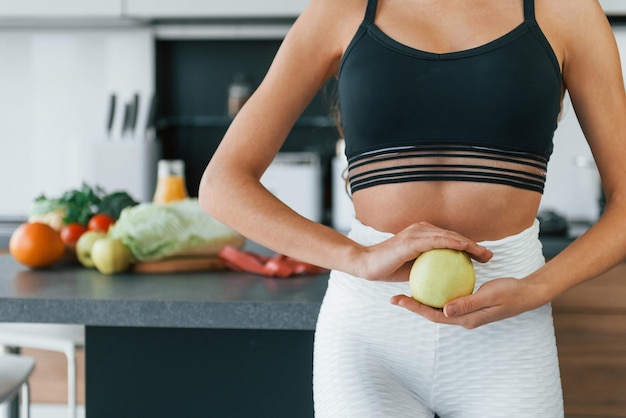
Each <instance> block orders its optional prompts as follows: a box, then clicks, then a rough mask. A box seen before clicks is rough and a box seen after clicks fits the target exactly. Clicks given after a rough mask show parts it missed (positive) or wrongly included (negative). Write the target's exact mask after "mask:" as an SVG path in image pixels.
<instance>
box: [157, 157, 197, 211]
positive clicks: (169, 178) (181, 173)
mask: <svg viewBox="0 0 626 418" xmlns="http://www.w3.org/2000/svg"><path fill="white" fill-rule="evenodd" d="M187 197H189V194H188V193H187V186H186V185H185V162H184V161H183V160H159V163H158V175H157V184H156V189H155V191H154V198H153V199H152V201H153V202H154V203H169V202H174V201H177V200H183V199H186V198H187Z"/></svg>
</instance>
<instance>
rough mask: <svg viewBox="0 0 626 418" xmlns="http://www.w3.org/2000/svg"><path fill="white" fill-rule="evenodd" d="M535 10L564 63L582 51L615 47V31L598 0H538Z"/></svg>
mask: <svg viewBox="0 0 626 418" xmlns="http://www.w3.org/2000/svg"><path fill="white" fill-rule="evenodd" d="M535 14H536V18H537V22H538V23H539V26H540V27H541V28H542V30H543V31H544V33H545V34H546V36H547V37H548V39H549V41H550V43H551V44H552V46H553V48H554V50H555V52H556V54H557V56H559V59H560V61H562V62H563V65H566V64H567V62H568V61H571V60H572V58H573V57H575V56H577V55H579V54H580V53H581V52H590V51H591V50H594V49H595V48H597V47H600V48H602V47H604V46H607V47H609V48H612V47H613V32H612V29H611V26H610V24H609V22H608V19H607V18H606V15H605V13H604V11H603V10H602V7H601V6H600V3H599V2H598V0H535ZM594 45H595V46H594Z"/></svg>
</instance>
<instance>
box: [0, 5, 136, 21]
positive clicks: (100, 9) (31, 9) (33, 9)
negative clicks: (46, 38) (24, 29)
mask: <svg viewBox="0 0 626 418" xmlns="http://www.w3.org/2000/svg"><path fill="white" fill-rule="evenodd" d="M123 2H124V0H54V1H51V0H19V1H15V0H0V18H18V19H21V18H103V17H104V18H119V17H121V15H122V9H123V8H122V5H123Z"/></svg>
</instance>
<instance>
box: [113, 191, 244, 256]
mask: <svg viewBox="0 0 626 418" xmlns="http://www.w3.org/2000/svg"><path fill="white" fill-rule="evenodd" d="M109 235H110V236H112V237H113V238H119V239H121V240H122V242H123V243H124V244H126V245H127V246H128V247H129V248H130V250H131V252H132V253H133V256H134V257H135V259H137V260H139V261H152V260H159V259H163V258H166V257H172V256H177V255H181V254H185V253H186V252H189V253H193V250H194V249H202V248H203V247H204V248H211V249H212V251H213V252H214V253H215V248H216V247H219V243H228V242H229V241H233V240H234V241H237V242H239V243H242V241H243V240H242V237H241V235H239V234H238V233H236V232H235V231H234V230H232V229H231V228H229V227H228V226H226V225H224V224H222V223H221V222H219V221H217V220H216V219H213V218H212V217H210V216H209V215H207V214H206V213H205V212H204V211H202V209H200V206H199V204H198V200H197V199H195V198H190V199H185V200H181V201H177V202H172V203H168V204H155V203H141V204H139V205H137V206H133V207H128V208H126V209H124V210H123V211H122V212H121V214H120V218H119V219H118V220H117V222H115V224H114V225H113V226H112V227H111V229H109ZM199 254H200V253H198V254H196V255H199Z"/></svg>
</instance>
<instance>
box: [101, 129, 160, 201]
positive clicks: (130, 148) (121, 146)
mask: <svg viewBox="0 0 626 418" xmlns="http://www.w3.org/2000/svg"><path fill="white" fill-rule="evenodd" d="M160 158H161V143H160V142H157V141H127V142H125V141H101V142H97V143H95V144H94V147H93V159H92V161H93V165H92V179H91V182H92V183H93V184H95V185H98V186H101V187H103V188H104V190H105V191H106V192H107V193H112V192H116V191H125V192H127V193H128V194H129V195H130V196H131V197H132V198H134V199H135V200H137V201H139V202H150V201H152V197H153V195H154V189H155V186H156V179H157V162H158V160H159V159H160Z"/></svg>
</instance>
